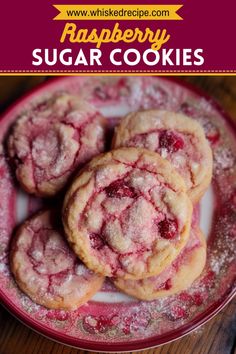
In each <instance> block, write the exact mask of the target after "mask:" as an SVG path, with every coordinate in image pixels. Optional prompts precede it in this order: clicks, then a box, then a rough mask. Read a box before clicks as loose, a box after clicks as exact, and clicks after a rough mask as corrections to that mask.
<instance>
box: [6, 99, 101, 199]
mask: <svg viewBox="0 0 236 354" xmlns="http://www.w3.org/2000/svg"><path fill="white" fill-rule="evenodd" d="M105 131H106V120H105V118H103V117H102V116H101V115H100V114H99V113H97V112H96V111H95V109H94V108H93V107H91V106H89V104H88V103H87V102H85V101H81V100H79V99H78V97H76V96H72V95H69V94H57V95H54V96H51V97H50V98H49V99H47V100H45V101H44V102H41V103H39V104H38V105H36V106H34V107H33V108H31V109H29V110H27V111H25V113H24V114H22V115H21V116H20V117H19V118H18V119H17V120H16V123H15V125H14V126H13V129H12V132H11V133H10V135H9V139H8V152H9V156H10V158H11V159H12V160H13V162H14V163H15V167H16V177H17V179H18V181H19V182H20V184H21V186H22V187H23V188H24V189H25V190H26V191H27V192H28V193H33V194H35V195H37V196H43V197H44V196H46V197H47V196H53V195H55V194H56V193H57V192H58V191H60V190H61V189H62V188H63V187H64V186H65V184H66V183H67V181H68V178H69V177H70V176H71V174H72V173H73V172H74V171H75V169H77V168H79V167H80V166H82V165H83V164H84V163H85V162H87V161H89V160H90V159H91V158H92V157H93V156H95V155H97V154H98V153H100V152H103V151H104V149H105Z"/></svg>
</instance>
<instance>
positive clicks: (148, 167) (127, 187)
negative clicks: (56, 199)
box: [63, 148, 192, 279]
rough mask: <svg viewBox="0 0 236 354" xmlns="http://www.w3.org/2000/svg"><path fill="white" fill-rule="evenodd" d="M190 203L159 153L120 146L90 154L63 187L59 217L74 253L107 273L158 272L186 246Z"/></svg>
mask: <svg viewBox="0 0 236 354" xmlns="http://www.w3.org/2000/svg"><path fill="white" fill-rule="evenodd" d="M191 214H192V204H191V201H190V199H189V198H188V196H187V193H186V187H185V183H184V181H183V179H182V178H181V177H180V175H179V174H178V173H177V172H176V171H175V170H174V169H173V168H172V166H171V165H170V163H169V162H168V161H167V160H164V159H162V158H161V157H160V155H158V154H156V153H154V152H151V151H148V150H145V149H136V148H123V149H118V150H114V151H112V152H109V153H106V154H103V155H100V156H98V157H97V158H94V159H93V160H92V161H91V162H90V163H89V164H87V165H86V167H85V168H84V170H83V171H82V172H81V173H80V174H79V175H78V177H77V178H76V179H75V180H74V182H73V183H72V185H71V187H70V189H69V191H68V192H67V195H66V198H65V201H64V208H63V223H64V227H65V231H66V235H67V238H68V240H69V242H70V243H71V245H72V247H73V249H74V251H75V253H76V254H77V255H78V256H79V257H80V258H81V259H82V260H83V261H84V263H85V264H86V265H87V267H88V268H90V269H92V270H94V271H95V272H98V273H100V274H102V275H106V276H108V277H112V276H119V277H123V278H127V279H140V278H142V277H148V276H150V275H154V274H158V273H160V272H161V271H162V270H163V269H164V268H165V267H166V266H167V265H169V264H170V263H171V262H172V261H173V259H175V258H176V257H177V255H178V254H179V252H180V251H181V249H182V248H183V247H184V246H185V244H186V242H187V240H188V237H189V229H190V223H191Z"/></svg>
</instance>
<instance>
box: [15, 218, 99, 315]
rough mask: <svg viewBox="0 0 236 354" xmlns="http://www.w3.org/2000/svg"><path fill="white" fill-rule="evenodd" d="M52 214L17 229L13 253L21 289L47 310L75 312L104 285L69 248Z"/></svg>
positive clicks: (32, 220)
mask: <svg viewBox="0 0 236 354" xmlns="http://www.w3.org/2000/svg"><path fill="white" fill-rule="evenodd" d="M56 219H57V217H56V215H55V214H54V213H53V212H50V211H45V212H43V213H39V214H37V215H36V216H34V217H33V218H31V219H29V220H28V221H26V222H25V223H24V224H23V225H22V226H20V228H19V229H18V231H17V233H16V236H15V237H14V239H13V245H12V249H11V254H10V261H11V270H12V272H13V274H14V277H15V280H16V282H17V284H18V285H19V287H20V289H21V290H22V291H23V292H24V293H26V294H27V295H28V296H29V297H30V298H31V299H32V300H33V301H35V302H36V303H37V304H41V305H43V306H45V307H48V308H55V309H56V308H58V309H60V308H61V309H75V308H77V307H79V306H81V305H82V304H84V303H86V302H87V301H88V300H89V299H90V298H91V297H92V296H93V295H94V294H95V293H96V292H97V291H98V290H99V289H100V288H101V286H102V283H103V280H104V278H103V277H101V276H99V275H97V274H95V273H93V272H92V271H91V270H89V269H87V268H86V267H85V265H84V264H83V263H82V262H81V261H80V260H79V259H78V258H77V257H76V255H75V254H74V252H73V251H72V250H71V249H70V248H69V246H68V245H67V242H66V240H65V239H64V236H63V228H62V226H61V225H58V222H57V220H56Z"/></svg>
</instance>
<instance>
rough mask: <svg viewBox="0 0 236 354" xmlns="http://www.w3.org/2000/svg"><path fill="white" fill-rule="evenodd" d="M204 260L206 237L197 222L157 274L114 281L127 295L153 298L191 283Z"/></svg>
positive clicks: (170, 293)
mask: <svg viewBox="0 0 236 354" xmlns="http://www.w3.org/2000/svg"><path fill="white" fill-rule="evenodd" d="M205 263H206V241H205V237H204V235H203V233H202V232H201V230H200V229H199V227H198V226H194V227H192V229H191V231H190V238H189V241H188V243H187V245H186V246H185V247H184V249H183V250H182V251H181V253H180V254H179V255H178V257H177V258H176V259H175V260H174V262H173V263H172V264H171V265H170V266H168V267H167V268H166V269H164V271H163V272H161V274H159V275H158V276H154V277H150V278H146V279H140V280H124V279H116V280H114V284H115V285H116V286H117V288H119V289H120V290H122V291H123V292H125V293H126V294H128V295H131V296H134V297H136V298H138V299H140V300H154V299H157V298H160V297H164V296H169V295H173V294H176V293H178V292H180V291H182V290H185V289H187V288H188V287H190V286H191V284H192V283H193V282H194V280H195V279H197V277H199V275H200V274H201V272H202V271H203V268H204V266H205Z"/></svg>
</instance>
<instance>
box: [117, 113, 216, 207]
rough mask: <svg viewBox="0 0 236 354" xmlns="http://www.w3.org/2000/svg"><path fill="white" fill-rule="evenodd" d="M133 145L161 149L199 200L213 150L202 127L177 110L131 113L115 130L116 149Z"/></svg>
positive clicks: (207, 184) (210, 166) (209, 168)
mask: <svg viewBox="0 0 236 354" xmlns="http://www.w3.org/2000/svg"><path fill="white" fill-rule="evenodd" d="M123 146H127V147H130V146H133V147H142V148H146V149H149V150H151V151H156V152H158V153H159V154H160V155H161V156H162V157H163V158H166V159H168V160H169V161H170V162H171V163H172V165H173V166H174V167H175V168H176V169H177V171H178V172H179V173H180V175H181V176H182V177H183V178H184V181H185V183H186V185H187V189H188V194H189V197H190V199H191V200H192V201H193V202H194V203H196V202H197V201H198V200H199V199H200V198H201V196H202V195H203V194H204V192H205V190H206V189H207V187H208V186H209V184H210V182H211V177H212V152H211V149H210V146H209V143H208V141H207V140H206V138H205V134H204V131H203V129H202V127H201V126H200V125H199V123H197V122H196V121H194V120H193V119H191V118H189V117H187V116H185V115H183V114H177V113H174V112H168V111H158V110H150V111H143V112H137V113H131V114H129V115H128V116H126V117H125V118H124V119H122V121H121V123H120V125H119V126H118V127H117V128H116V130H115V135H114V138H113V148H118V147H123Z"/></svg>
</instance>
